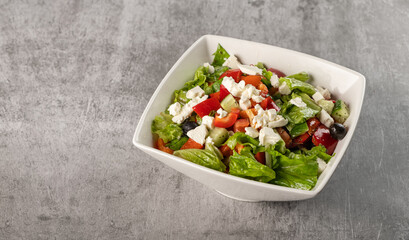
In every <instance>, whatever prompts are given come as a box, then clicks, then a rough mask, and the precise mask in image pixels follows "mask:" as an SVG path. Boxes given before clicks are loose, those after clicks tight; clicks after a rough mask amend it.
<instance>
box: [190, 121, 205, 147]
mask: <svg viewBox="0 0 409 240" xmlns="http://www.w3.org/2000/svg"><path fill="white" fill-rule="evenodd" d="M208 133H209V132H208V131H207V128H206V126H204V125H200V126H198V127H196V128H195V129H192V130H190V131H189V132H187V136H188V137H190V138H191V139H193V141H195V142H197V143H199V144H201V145H203V144H204V143H205V139H206V136H207V134H208Z"/></svg>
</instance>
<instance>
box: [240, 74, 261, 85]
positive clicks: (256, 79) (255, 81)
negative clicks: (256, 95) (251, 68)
mask: <svg viewBox="0 0 409 240" xmlns="http://www.w3.org/2000/svg"><path fill="white" fill-rule="evenodd" d="M240 79H241V80H243V81H244V82H245V83H246V85H247V84H251V85H253V86H254V87H258V85H260V83H261V76H260V75H249V76H241V78H240Z"/></svg>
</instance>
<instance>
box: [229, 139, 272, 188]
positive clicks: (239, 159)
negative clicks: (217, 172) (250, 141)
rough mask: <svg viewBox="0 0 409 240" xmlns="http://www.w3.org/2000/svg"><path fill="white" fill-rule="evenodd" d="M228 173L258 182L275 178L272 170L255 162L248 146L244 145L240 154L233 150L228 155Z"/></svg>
mask: <svg viewBox="0 0 409 240" xmlns="http://www.w3.org/2000/svg"><path fill="white" fill-rule="evenodd" d="M229 173H230V174H231V175H234V176H238V177H243V178H247V179H251V180H255V181H260V182H269V181H271V180H272V179H274V178H275V172H274V170H273V169H271V168H269V167H267V166H266V165H263V164H261V163H259V162H257V160H256V159H255V158H254V156H253V155H252V153H251V152H250V148H249V147H245V148H244V149H243V150H242V151H241V154H238V153H237V152H236V151H234V152H233V155H232V156H230V163H229Z"/></svg>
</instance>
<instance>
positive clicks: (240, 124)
mask: <svg viewBox="0 0 409 240" xmlns="http://www.w3.org/2000/svg"><path fill="white" fill-rule="evenodd" d="M248 126H250V121H249V120H248V119H247V118H243V119H239V120H237V121H236V122H235V123H234V127H233V129H234V130H233V131H234V132H246V130H245V128H246V127H248Z"/></svg>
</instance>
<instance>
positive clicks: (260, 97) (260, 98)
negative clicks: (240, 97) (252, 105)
mask: <svg viewBox="0 0 409 240" xmlns="http://www.w3.org/2000/svg"><path fill="white" fill-rule="evenodd" d="M251 99H253V101H255V102H256V103H261V102H262V101H263V100H264V98H263V97H262V96H257V95H253V96H252V97H251Z"/></svg>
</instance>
